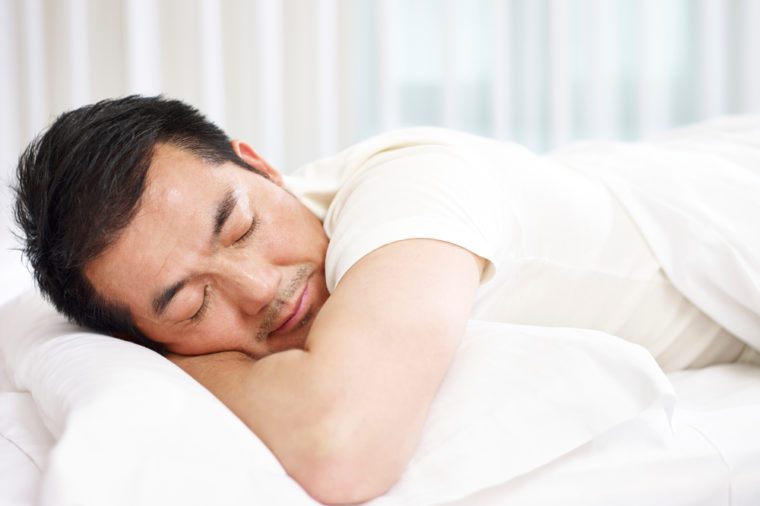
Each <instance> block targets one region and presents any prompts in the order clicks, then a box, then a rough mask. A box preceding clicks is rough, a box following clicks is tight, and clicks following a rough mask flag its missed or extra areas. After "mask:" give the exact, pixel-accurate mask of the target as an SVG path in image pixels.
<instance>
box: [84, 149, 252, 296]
mask: <svg viewBox="0 0 760 506" xmlns="http://www.w3.org/2000/svg"><path fill="white" fill-rule="evenodd" d="M227 165H228V164H225V165H220V166H213V165H212V164H210V163H209V162H206V161H205V160H203V159H201V158H199V157H197V156H195V155H194V154H193V153H192V152H189V151H187V150H183V149H180V148H177V147H175V146H172V145H169V144H159V145H157V146H156V148H155V151H154V154H153V158H152V160H151V164H150V167H149V169H148V174H147V178H146V184H145V189H144V191H143V194H142V197H141V198H140V201H139V203H138V208H137V210H136V212H135V214H134V216H133V217H132V219H131V220H130V222H129V223H128V224H127V226H126V227H125V228H124V229H123V230H122V231H121V232H120V233H119V235H118V237H117V238H116V240H115V241H114V242H113V243H112V244H111V245H110V246H109V247H108V248H106V250H105V251H104V252H103V253H102V254H101V255H100V256H98V257H97V258H96V259H94V260H92V261H91V262H90V263H89V264H88V265H87V266H86V267H85V275H86V276H87V278H88V279H89V280H90V282H91V283H92V285H93V286H94V288H95V290H96V291H97V292H98V293H100V294H101V295H102V296H104V297H106V298H107V299H111V300H114V301H117V302H121V303H127V305H129V306H132V309H133V310H134V309H135V308H134V306H133V304H130V302H132V303H134V301H135V297H136V295H138V294H139V295H141V297H140V299H142V298H145V296H146V291H147V290H148V289H149V288H150V287H152V286H153V285H154V284H155V282H156V280H158V279H163V278H166V277H167V276H169V277H172V276H176V275H178V274H179V273H180V271H182V270H183V264H185V263H186V264H190V263H191V262H192V260H193V258H192V255H193V254H194V253H193V252H200V251H201V250H202V248H203V246H204V245H205V243H206V242H207V241H208V237H209V234H210V230H211V227H212V224H213V218H214V215H213V208H214V206H215V204H216V202H217V201H218V199H219V195H223V194H224V192H225V190H226V189H228V188H231V187H232V188H235V187H239V186H241V185H242V184H243V183H242V180H241V179H240V176H239V175H238V173H245V171H244V170H236V166H234V167H232V166H227ZM232 165H234V164H232ZM178 252H185V253H183V254H182V255H179V256H178ZM169 260H171V262H169ZM173 271H178V272H173Z"/></svg>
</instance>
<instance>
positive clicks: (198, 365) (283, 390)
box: [171, 350, 426, 503]
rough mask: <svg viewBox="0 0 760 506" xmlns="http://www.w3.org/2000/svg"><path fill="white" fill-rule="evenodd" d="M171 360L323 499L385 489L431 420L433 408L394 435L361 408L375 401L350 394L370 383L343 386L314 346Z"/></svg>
mask: <svg viewBox="0 0 760 506" xmlns="http://www.w3.org/2000/svg"><path fill="white" fill-rule="evenodd" d="M171 358H172V360H173V361H174V362H175V363H177V364H178V365H179V366H180V367H182V368H183V369H185V370H186V371H187V372H188V373H189V374H190V375H191V376H193V377H194V378H195V379H196V380H198V381H199V382H200V383H201V384H203V385H204V386H205V387H206V388H208V389H209V390H210V391H211V392H212V393H213V394H214V395H215V396H217V397H218V398H219V399H220V400H221V401H222V402H223V403H224V404H225V405H227V406H228V407H229V408H230V410H232V411H233V412H234V413H235V414H236V415H237V416H238V417H239V418H240V419H241V420H242V421H243V422H244V423H245V424H246V425H247V426H248V427H249V428H250V429H251V430H252V431H253V432H254V433H255V434H256V435H257V436H259V437H260V438H261V439H262V441H264V443H265V444H267V445H268V446H269V448H270V449H271V450H272V451H273V453H274V454H275V456H276V457H277V458H278V460H279V461H280V462H281V463H282V465H283V467H284V468H285V470H286V471H287V472H288V474H290V475H291V476H292V477H293V478H294V479H295V480H296V481H298V482H299V483H300V484H301V485H302V486H303V487H304V488H305V489H306V490H307V491H308V492H309V493H310V494H312V495H313V496H314V497H315V498H317V499H319V500H321V501H323V502H341V503H349V502H360V501H364V500H367V499H370V498H372V497H375V496H377V495H379V494H381V493H383V492H385V490H386V489H387V488H388V487H389V486H390V485H392V484H393V483H394V482H395V481H396V480H397V479H398V477H399V475H400V474H401V472H402V471H403V468H404V465H405V463H406V461H407V460H408V458H409V456H410V453H411V452H412V451H413V449H414V447H415V446H416V442H417V436H418V434H419V432H420V431H421V427H422V424H423V423H424V418H425V412H426V410H422V412H421V413H420V415H418V416H417V417H415V418H416V420H415V421H414V422H413V425H416V427H414V426H409V425H405V426H404V427H396V429H397V431H396V432H395V433H394V431H393V426H392V423H390V422H389V421H388V420H382V419H378V418H379V417H378V416H377V414H376V413H369V412H364V413H362V412H360V411H357V408H358V407H359V406H361V405H363V404H364V403H365V402H367V401H371V400H369V399H363V402H355V403H354V402H352V400H351V399H350V397H351V396H352V395H356V393H357V392H359V391H360V390H363V387H362V385H357V384H353V385H351V386H342V385H340V384H339V381H336V379H334V378H333V379H328V378H327V377H326V376H325V375H324V374H321V373H320V372H318V371H317V369H318V368H315V366H314V362H313V359H314V357H313V356H311V355H310V352H308V351H304V350H288V351H285V352H281V353H276V354H273V355H269V356H267V357H264V358H263V359H260V360H257V361H255V360H253V359H251V358H249V357H248V356H247V355H244V354H242V353H239V352H224V353H217V354H213V355H205V356H198V357H180V356H172V357H171ZM370 391H371V390H370ZM348 404H352V406H350V407H349V406H347V405H348ZM378 408H379V409H380V410H382V406H378ZM410 438H411V439H413V440H412V441H408V440H409V439H410ZM404 447H407V448H408V449H407V450H406V451H404Z"/></svg>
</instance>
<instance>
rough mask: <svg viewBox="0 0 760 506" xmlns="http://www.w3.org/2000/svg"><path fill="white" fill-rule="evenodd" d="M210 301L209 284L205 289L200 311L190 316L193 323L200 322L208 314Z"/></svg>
mask: <svg viewBox="0 0 760 506" xmlns="http://www.w3.org/2000/svg"><path fill="white" fill-rule="evenodd" d="M208 303H209V294H208V285H206V287H205V288H204V289H203V302H202V303H201V307H199V308H198V311H196V312H195V314H194V315H193V316H191V317H190V321H191V322H193V323H198V322H199V321H201V320H202V319H203V317H204V315H205V314H206V311H207V310H208Z"/></svg>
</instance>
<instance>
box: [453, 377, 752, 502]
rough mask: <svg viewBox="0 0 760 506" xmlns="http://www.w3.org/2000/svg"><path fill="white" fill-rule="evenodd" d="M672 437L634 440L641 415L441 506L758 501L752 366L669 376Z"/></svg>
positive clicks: (644, 421)
mask: <svg viewBox="0 0 760 506" xmlns="http://www.w3.org/2000/svg"><path fill="white" fill-rule="evenodd" d="M669 378H670V379H671V381H672V383H673V385H674V386H675V390H676V393H677V395H678V402H677V404H676V409H675V412H674V417H673V429H674V431H673V437H672V438H669V439H668V440H663V441H660V444H659V445H658V444H653V443H652V441H651V440H650V439H648V438H641V434H642V433H643V432H642V431H641V430H640V429H641V427H640V426H641V424H646V423H649V420H648V419H647V416H641V417H639V418H637V419H635V420H632V421H630V422H628V423H626V424H623V425H621V426H619V427H617V428H616V429H614V430H612V431H610V432H609V433H607V434H605V435H603V436H601V437H598V438H596V439H595V440H594V441H593V442H592V443H590V444H587V445H585V446H583V447H581V448H578V449H577V450H575V451H574V452H572V453H569V454H567V455H565V456H564V457H562V458H560V459H558V460H557V461H555V462H553V463H551V464H550V465H548V466H545V467H544V468H542V469H540V470H538V471H536V472H533V473H530V474H528V475H525V476H523V477H521V478H518V479H516V480H512V481H510V482H508V483H505V484H503V485H500V486H497V487H493V488H491V489H488V490H484V491H482V492H480V493H478V494H475V495H473V496H470V497H467V498H464V499H462V500H460V501H456V502H453V503H449V504H448V505H447V506H491V505H503V504H519V505H520V506H539V505H547V506H548V505H556V504H563V505H576V504H577V505H579V506H581V505H586V506H595V505H599V506H602V505H610V504H614V505H616V506H624V505H631V506H646V505H653V506H654V505H658V506H659V505H664V504H667V505H669V506H680V505H683V506H687V505H688V506H701V505H704V506H723V505H731V506H757V505H758V504H760V367H757V366H753V365H745V364H730V365H720V366H714V367H710V368H707V369H702V370H692V371H682V372H677V373H672V374H670V375H669Z"/></svg>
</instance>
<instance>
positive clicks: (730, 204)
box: [552, 116, 760, 350]
mask: <svg viewBox="0 0 760 506" xmlns="http://www.w3.org/2000/svg"><path fill="white" fill-rule="evenodd" d="M552 159H553V160H554V161H559V162H561V163H565V164H567V165H570V166H572V167H574V168H575V169H577V170H580V171H583V172H585V173H588V174H593V175H594V176H596V177H600V178H601V179H602V180H603V181H605V183H606V184H607V186H608V187H609V188H610V189H611V190H612V192H613V193H614V194H615V195H616V197H617V198H618V199H619V200H620V201H621V203H622V204H623V206H624V207H625V208H626V210H627V211H628V212H629V213H630V214H631V216H632V217H633V219H634V221H635V222H636V224H637V225H638V226H639V228H640V229H641V231H642V233H643V235H644V237H645V238H646V240H647V243H648V244H649V246H650V247H651V248H652V251H653V252H654V254H655V256H656V257H657V259H658V260H659V262H660V264H661V265H662V268H663V270H664V271H665V272H666V273H667V275H668V278H669V279H670V280H671V282H672V283H673V285H674V286H675V287H676V288H678V290H679V291H680V292H681V293H683V294H684V295H685V296H686V297H687V298H689V299H690V300H691V301H692V302H693V303H694V304H695V305H697V306H698V307H699V308H700V309H702V311H704V312H705V313H706V314H708V315H709V316H710V317H711V318H713V319H714V320H715V321H717V322H718V323H720V324H721V325H722V326H723V327H725V328H726V329H727V330H728V331H730V332H731V333H733V334H734V335H736V336H737V337H739V338H740V339H742V340H744V341H745V342H746V343H747V344H749V345H751V346H752V347H753V348H755V349H758V350H760V254H759V253H758V252H760V227H759V226H758V224H759V223H760V116H746V117H729V118H722V119H719V120H715V121H711V122H706V123H701V124H698V125H693V126H690V127H686V128H683V129H680V130H675V131H673V132H671V133H669V134H667V135H664V136H662V137H660V138H658V139H655V140H653V141H650V142H640V143H635V144H632V143H629V144H626V143H609V142H608V143H603V142H586V143H581V144H576V145H574V146H571V147H569V148H568V149H565V150H563V151H561V152H558V153H557V154H555V155H554V156H553V157H552Z"/></svg>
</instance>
